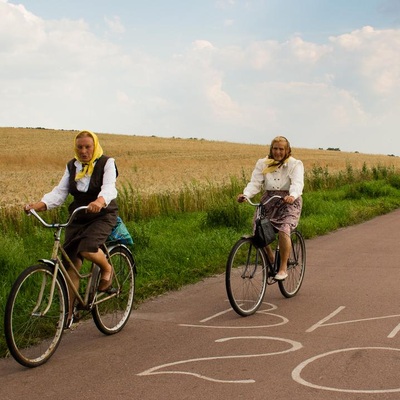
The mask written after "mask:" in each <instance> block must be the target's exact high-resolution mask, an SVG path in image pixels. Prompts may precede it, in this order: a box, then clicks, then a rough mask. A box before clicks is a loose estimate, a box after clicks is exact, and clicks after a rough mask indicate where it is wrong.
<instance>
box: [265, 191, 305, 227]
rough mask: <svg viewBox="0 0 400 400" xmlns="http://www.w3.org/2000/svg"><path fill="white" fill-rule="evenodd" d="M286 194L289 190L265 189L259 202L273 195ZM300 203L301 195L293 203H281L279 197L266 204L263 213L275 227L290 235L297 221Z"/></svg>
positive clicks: (301, 201) (282, 195) (301, 202)
mask: <svg viewBox="0 0 400 400" xmlns="http://www.w3.org/2000/svg"><path fill="white" fill-rule="evenodd" d="M288 194H289V192H288V191H286V190H277V191H272V190H271V191H267V192H265V193H264V194H263V195H262V197H261V200H260V202H261V203H264V202H265V201H267V200H268V199H269V198H271V197H272V196H275V195H278V196H281V197H285V196H287V195H288ZM302 205H303V199H302V197H301V196H300V197H298V198H297V199H296V200H295V201H294V203H293V204H288V203H282V202H281V201H280V200H279V199H273V200H271V202H270V203H268V204H267V205H266V207H265V213H266V216H267V218H268V219H269V220H270V221H271V223H272V225H273V226H274V228H275V229H277V230H278V231H281V232H285V233H286V234H287V235H290V234H291V232H293V230H294V229H296V227H297V225H298V223H299V219H300V214H301V208H302Z"/></svg>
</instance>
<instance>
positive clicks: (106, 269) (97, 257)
mask: <svg viewBox="0 0 400 400" xmlns="http://www.w3.org/2000/svg"><path fill="white" fill-rule="evenodd" d="M81 255H82V257H83V258H86V259H87V260H89V261H91V262H93V263H95V264H96V265H98V266H99V267H100V270H101V280H102V281H105V282H106V283H105V284H104V286H105V287H100V286H99V290H100V291H102V290H105V289H108V287H110V286H111V279H112V267H111V265H110V263H109V262H108V261H107V257H106V255H105V254H104V252H103V250H101V249H98V250H97V252H96V253H89V252H87V251H83V252H81ZM101 286H103V285H101Z"/></svg>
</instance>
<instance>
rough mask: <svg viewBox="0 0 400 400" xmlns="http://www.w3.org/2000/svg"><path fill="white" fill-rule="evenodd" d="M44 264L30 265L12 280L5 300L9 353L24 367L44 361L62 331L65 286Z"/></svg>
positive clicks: (56, 343) (50, 353) (5, 326)
mask: <svg viewBox="0 0 400 400" xmlns="http://www.w3.org/2000/svg"><path fill="white" fill-rule="evenodd" d="M53 278H54V271H53V268H52V267H51V266H48V265H45V264H38V265H33V266H31V267H29V268H27V269H26V270H25V271H23V272H22V273H21V275H20V276H19V277H18V278H17V280H16V281H15V283H14V285H13V287H12V289H11V292H10V295H9V297H8V300H7V304H6V310H5V315H4V328H5V338H6V342H7V346H8V348H9V350H10V353H11V355H12V356H13V357H14V358H15V359H16V360H17V361H18V362H19V363H20V364H22V365H24V366H25V367H31V368H33V367H37V366H39V365H42V364H44V363H45V362H46V361H47V360H48V359H49V358H50V357H51V356H52V355H53V354H54V352H55V351H56V349H57V347H58V345H59V343H60V340H61V336H62V333H63V328H64V322H65V316H66V310H67V307H68V304H67V288H66V286H65V284H64V282H63V281H62V280H61V279H60V278H59V277H57V279H56V280H55V288H54V292H53V297H52V298H51V284H52V282H53Z"/></svg>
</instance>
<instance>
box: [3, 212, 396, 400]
mask: <svg viewBox="0 0 400 400" xmlns="http://www.w3.org/2000/svg"><path fill="white" fill-rule="evenodd" d="M399 237H400V210H397V211H395V212H392V213H390V214H387V215H385V216H382V217H378V218H375V219H373V220H371V221H369V222H366V223H363V224H360V225H357V226H352V227H349V228H346V229H342V230H339V231H337V232H335V233H332V234H329V235H326V236H322V237H319V238H316V239H312V240H307V241H306V246H307V270H306V276H305V280H304V283H303V286H302V288H301V290H300V292H299V293H298V295H297V296H296V297H294V298H292V299H285V298H284V297H283V296H282V295H281V294H280V292H279V289H278V287H277V286H276V285H273V286H270V287H268V289H267V293H266V296H265V299H264V301H265V303H264V304H263V306H262V307H261V309H260V310H259V312H258V313H257V314H255V315H253V316H250V317H247V318H243V317H239V316H238V315H236V314H235V312H234V311H232V310H231V308H230V306H229V303H228V301H227V297H226V293H225V284H224V276H223V275H221V276H216V277H212V278H210V279H207V280H205V281H203V282H201V283H198V284H196V285H191V286H188V287H185V288H184V289H182V290H181V291H179V292H173V293H170V294H167V295H165V296H161V297H158V298H156V299H152V300H150V301H148V302H146V303H144V304H142V305H140V307H139V309H138V310H136V311H134V312H133V314H132V317H131V320H130V321H129V323H128V325H127V326H126V327H125V328H124V330H123V331H122V332H121V333H119V334H117V335H114V336H109V337H106V336H103V335H101V334H100V333H99V332H98V330H97V329H96V328H95V326H94V324H93V323H92V322H91V321H87V322H85V323H81V324H80V325H79V326H78V327H77V328H76V329H75V330H74V331H68V332H66V334H65V335H64V337H63V340H62V341H61V344H60V346H59V348H58V350H57V352H56V353H55V355H54V356H53V357H52V358H51V359H50V361H49V362H48V363H47V364H45V365H43V366H41V367H38V368H35V369H26V368H23V367H22V366H20V365H19V364H17V363H16V362H15V361H14V360H13V359H2V360H0V382H1V385H0V398H1V399H2V400H14V399H23V398H29V399H32V400H35V399H55V398H56V399H60V400H61V399H99V398H112V399H141V400H147V399H151V400H154V399H199V400H201V399H207V400H209V399H246V400H247V399H267V398H268V399H273V400H280V399H282V400H287V399H296V400H305V399H307V400H308V399H313V400H314V399H323V400H331V399H332V400H338V399H346V400H353V399H354V400H356V399H357V400H360V399H362V400H363V399H399V398H400V290H399V282H400V268H399V261H398V260H400V245H399ZM142 268H145V267H144V266H143V267H142Z"/></svg>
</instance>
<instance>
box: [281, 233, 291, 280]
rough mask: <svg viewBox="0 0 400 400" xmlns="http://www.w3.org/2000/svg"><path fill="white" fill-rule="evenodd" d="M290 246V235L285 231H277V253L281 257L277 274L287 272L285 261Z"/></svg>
mask: <svg viewBox="0 0 400 400" xmlns="http://www.w3.org/2000/svg"><path fill="white" fill-rule="evenodd" d="M291 246H292V243H291V241H290V236H289V235H288V234H287V233H285V232H282V231H279V255H280V258H281V265H280V266H279V271H278V273H279V274H286V272H287V262H288V260H289V255H290V248H291Z"/></svg>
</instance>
